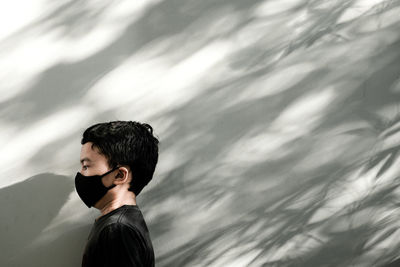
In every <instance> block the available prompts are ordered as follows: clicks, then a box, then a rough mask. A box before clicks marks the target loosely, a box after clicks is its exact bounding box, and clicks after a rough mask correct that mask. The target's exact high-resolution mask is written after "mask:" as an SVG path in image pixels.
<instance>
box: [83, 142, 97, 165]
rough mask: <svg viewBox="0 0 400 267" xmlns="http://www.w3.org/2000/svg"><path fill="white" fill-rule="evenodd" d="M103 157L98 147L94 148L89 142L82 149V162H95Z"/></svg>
mask: <svg viewBox="0 0 400 267" xmlns="http://www.w3.org/2000/svg"><path fill="white" fill-rule="evenodd" d="M101 156H102V155H101V154H100V152H99V149H98V148H97V147H96V146H93V148H92V143H91V142H87V143H85V144H83V145H82V147H81V159H80V160H81V161H83V160H86V161H94V160H95V159H96V158H99V157H101Z"/></svg>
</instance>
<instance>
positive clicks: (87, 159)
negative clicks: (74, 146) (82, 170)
mask: <svg viewBox="0 0 400 267" xmlns="http://www.w3.org/2000/svg"><path fill="white" fill-rule="evenodd" d="M84 161H87V162H90V161H91V160H90V159H89V158H83V159H81V163H83V162H84Z"/></svg>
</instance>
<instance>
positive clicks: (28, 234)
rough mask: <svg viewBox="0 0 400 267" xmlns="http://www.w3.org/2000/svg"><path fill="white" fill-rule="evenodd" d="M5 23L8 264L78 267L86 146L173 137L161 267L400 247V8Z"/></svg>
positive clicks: (65, 17)
mask: <svg viewBox="0 0 400 267" xmlns="http://www.w3.org/2000/svg"><path fill="white" fill-rule="evenodd" d="M1 5H2V7H1V8H0V10H1V11H0V12H1V16H0V22H1V23H0V25H2V26H1V28H0V54H1V55H0V56H1V61H0V70H1V71H0V79H1V80H0V81H1V87H0V127H1V131H0V145H1V146H0V147H1V148H0V171H1V179H0V203H1V210H0V211H1V213H0V266H32V267H36V266H37V267H39V266H40V267H46V266H57V267H63V266H68V267H74V266H75V267H78V266H80V261H81V256H82V252H83V248H84V245H85V241H86V238H87V235H88V233H89V229H90V227H91V224H92V223H93V221H94V218H95V217H97V216H98V215H99V213H98V211H96V210H88V209H87V208H86V207H85V206H84V204H83V203H82V202H81V201H80V199H79V198H78V196H77V194H76V192H75V189H74V185H73V177H74V176H75V173H76V171H77V170H78V169H79V152H80V143H79V141H80V137H81V134H82V131H83V130H84V129H85V128H86V127H88V126H89V125H91V124H93V123H96V122H102V121H110V120H116V119H119V120H137V121H143V122H147V123H150V124H151V125H152V126H153V127H154V129H155V132H156V134H157V135H158V136H159V138H160V141H161V143H160V159H159V165H158V166H157V170H156V173H155V176H154V179H153V181H152V182H151V183H150V184H149V185H148V186H147V187H146V188H145V189H144V190H143V192H142V193H141V195H140V196H139V197H138V199H137V201H138V205H139V206H140V207H141V209H142V212H143V214H144V216H145V219H146V221H147V224H148V226H149V230H150V234H151V237H152V240H153V245H154V248H155V253H156V265H157V266H380V265H384V264H386V263H388V262H390V261H392V260H394V259H395V258H396V257H397V256H398V251H399V241H398V240H399V238H400V232H399V230H398V226H399V221H400V220H399V219H400V211H399V209H398V206H399V202H400V191H399V188H398V185H399V183H400V180H399V177H400V176H399V157H398V152H399V147H400V142H399V140H400V139H399V138H400V120H399V118H400V107H399V99H400V97H399V96H400V16H399V14H400V1H399V0H395V1H379V0H377V1H361V0H360V1H351V0H338V1H312V0H308V1H306V0H290V1H289V0H288V1H286V0H285V1H283V0H265V1H239V0H231V1H223V0H218V1H215V0H214V1H207V0H204V1H194V0H189V1H188V0H185V1H183V0H164V1H162V0H149V1H144V0H138V1H128V0H125V1H122V0H121V1H66V0H64V1H45V0H35V1H22V0H18V1H12V3H11V2H9V3H7V4H6V5H5V4H1Z"/></svg>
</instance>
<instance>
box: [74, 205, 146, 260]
mask: <svg viewBox="0 0 400 267" xmlns="http://www.w3.org/2000/svg"><path fill="white" fill-rule="evenodd" d="M153 266H154V250H153V245H152V243H151V240H150V235H149V231H148V229H147V225H146V223H145V221H144V218H143V215H142V212H141V211H140V209H139V207H138V206H137V205H124V206H122V207H119V208H118V209H115V210H113V211H111V212H109V213H107V214H106V215H103V216H101V217H100V218H98V219H97V220H96V221H95V223H94V225H93V227H92V230H91V232H90V234H89V237H88V242H87V244H86V247H85V251H84V254H83V259H82V267H153Z"/></svg>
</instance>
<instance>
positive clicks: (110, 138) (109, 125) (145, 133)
mask: <svg viewBox="0 0 400 267" xmlns="http://www.w3.org/2000/svg"><path fill="white" fill-rule="evenodd" d="M158 142H159V141H158V139H157V138H156V137H154V136H153V128H152V127H151V126H150V125H149V124H146V123H140V122H135V121H112V122H105V123H98V124H95V125H92V126H90V127H89V128H87V129H86V130H85V132H84V133H83V137H82V140H81V144H82V145H85V144H86V143H89V144H90V146H91V148H92V149H94V150H95V151H97V152H98V153H99V154H100V155H102V156H104V157H105V160H106V162H107V164H108V167H109V169H112V168H115V167H117V166H128V167H129V171H130V172H131V174H132V180H131V182H130V187H129V190H130V191H132V192H133V193H134V194H135V195H136V196H137V195H139V193H140V192H141V191H142V189H143V188H144V187H145V186H146V185H147V184H148V183H149V182H150V180H151V179H152V178H153V174H154V170H155V168H156V165H157V161H158ZM92 174H94V173H92Z"/></svg>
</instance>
